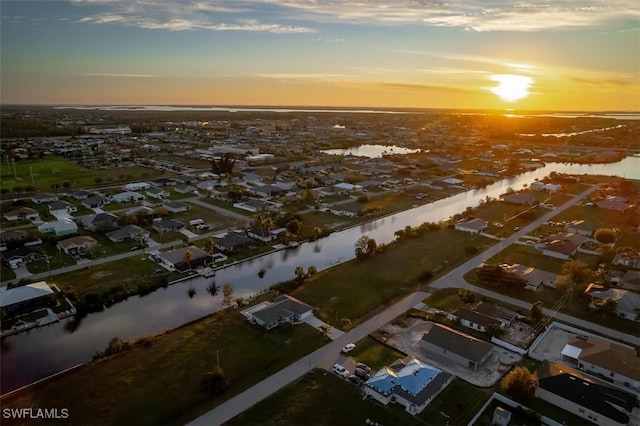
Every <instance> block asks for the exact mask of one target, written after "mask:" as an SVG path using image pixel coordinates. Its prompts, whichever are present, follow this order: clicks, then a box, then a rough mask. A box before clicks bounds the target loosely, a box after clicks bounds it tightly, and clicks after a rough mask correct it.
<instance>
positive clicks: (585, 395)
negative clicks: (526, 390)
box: [535, 360, 637, 426]
mask: <svg viewBox="0 0 640 426" xmlns="http://www.w3.org/2000/svg"><path fill="white" fill-rule="evenodd" d="M537 376H538V387H537V388H536V391H535V396H536V397H537V398H540V399H542V400H543V401H547V402H549V403H551V404H553V405H555V406H557V407H560V408H562V409H564V410H566V411H568V412H570V413H572V414H575V415H576V416H579V417H581V418H583V419H585V420H588V421H590V422H592V423H595V424H597V425H602V426H605V425H606V426H609V425H627V424H629V421H630V418H631V411H633V408H634V406H635V403H636V401H637V397H636V396H634V395H632V394H630V393H627V392H625V391H623V390H621V389H616V388H613V387H611V386H607V385H604V384H601V383H598V382H596V381H594V380H593V379H590V378H589V377H587V376H586V375H584V374H582V373H580V372H578V371H576V370H574V369H572V368H569V367H567V366H565V365H561V364H555V363H551V362H549V361H546V360H545V361H543V362H542V364H540V366H539V367H538V370H537Z"/></svg>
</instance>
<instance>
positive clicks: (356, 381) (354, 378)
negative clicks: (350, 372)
mask: <svg viewBox="0 0 640 426" xmlns="http://www.w3.org/2000/svg"><path fill="white" fill-rule="evenodd" d="M349 381H350V382H351V383H353V384H354V385H356V386H360V385H361V384H363V383H364V380H362V379H361V378H360V377H358V376H349Z"/></svg>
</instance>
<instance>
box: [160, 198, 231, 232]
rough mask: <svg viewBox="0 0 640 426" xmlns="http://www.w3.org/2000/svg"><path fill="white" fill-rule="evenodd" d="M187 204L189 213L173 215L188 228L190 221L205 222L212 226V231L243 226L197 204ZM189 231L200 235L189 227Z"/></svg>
mask: <svg viewBox="0 0 640 426" xmlns="http://www.w3.org/2000/svg"><path fill="white" fill-rule="evenodd" d="M187 204H189V211H186V212H182V213H176V214H174V215H172V217H173V218H175V219H177V220H179V221H181V222H183V223H184V224H185V225H187V227H189V221H190V220H193V219H202V220H204V222H205V223H206V224H207V225H209V226H211V229H212V230H219V229H227V228H232V227H235V226H240V225H242V223H241V222H240V221H239V220H237V219H232V218H230V217H229V216H224V215H221V214H220V213H217V212H216V211H214V210H211V209H208V208H206V207H202V206H199V205H197V204H190V203H187ZM189 229H190V230H191V231H193V232H195V233H196V234H197V233H198V232H197V231H196V230H193V229H191V227H189Z"/></svg>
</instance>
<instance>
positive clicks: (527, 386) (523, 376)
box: [500, 367, 538, 401]
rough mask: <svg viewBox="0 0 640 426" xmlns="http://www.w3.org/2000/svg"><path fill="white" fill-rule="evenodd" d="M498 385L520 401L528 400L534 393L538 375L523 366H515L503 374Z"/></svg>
mask: <svg viewBox="0 0 640 426" xmlns="http://www.w3.org/2000/svg"><path fill="white" fill-rule="evenodd" d="M500 387H501V388H502V390H503V391H504V392H505V393H506V394H507V395H509V396H512V397H514V398H516V399H518V400H520V401H529V400H531V399H533V397H534V395H535V392H536V387H538V377H537V376H536V375H535V374H534V373H531V372H529V370H527V369H526V368H525V367H516V368H514V369H513V370H511V371H510V372H509V373H508V374H507V375H506V376H504V378H503V379H502V382H500Z"/></svg>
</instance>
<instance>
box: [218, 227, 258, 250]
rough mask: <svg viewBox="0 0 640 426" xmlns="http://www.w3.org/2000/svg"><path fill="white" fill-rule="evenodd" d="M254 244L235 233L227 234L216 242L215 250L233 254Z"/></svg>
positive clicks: (249, 239)
mask: <svg viewBox="0 0 640 426" xmlns="http://www.w3.org/2000/svg"><path fill="white" fill-rule="evenodd" d="M254 244H255V242H254V241H253V240H252V239H251V238H247V237H245V236H243V235H240V234H238V233H237V232H229V233H228V234H227V235H226V236H224V237H222V238H218V239H217V240H216V248H217V249H218V250H222V251H224V252H228V253H231V252H234V251H238V250H242V249H244V248H247V247H251V246H252V245H254Z"/></svg>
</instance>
